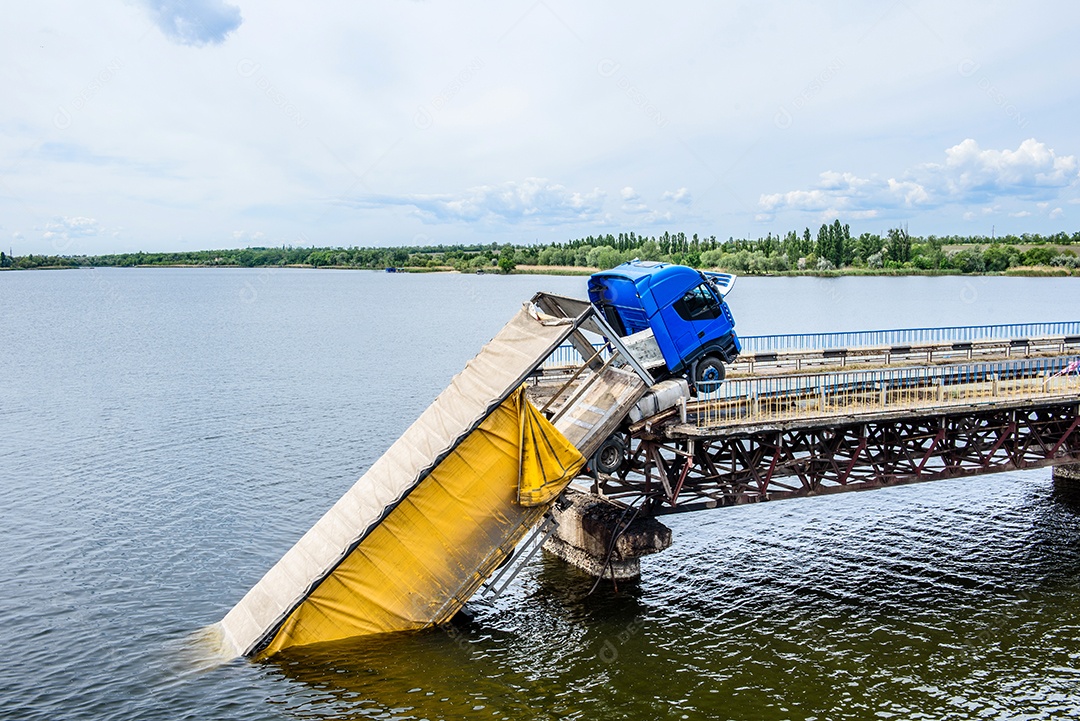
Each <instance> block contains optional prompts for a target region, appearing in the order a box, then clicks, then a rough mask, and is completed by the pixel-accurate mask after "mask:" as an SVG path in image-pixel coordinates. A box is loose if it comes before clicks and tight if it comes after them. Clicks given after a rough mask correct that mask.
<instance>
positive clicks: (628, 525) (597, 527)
mask: <svg viewBox="0 0 1080 721" xmlns="http://www.w3.org/2000/svg"><path fill="white" fill-rule="evenodd" d="M552 515H553V516H554V518H555V520H556V522H558V524H559V526H558V528H557V529H556V530H555V532H554V533H553V534H552V535H551V536H550V537H549V538H548V540H547V541H546V542H545V543H544V550H546V551H549V552H551V553H553V554H554V555H556V556H558V557H559V558H561V559H562V560H564V561H566V562H567V563H569V564H570V565H572V566H576V567H577V568H580V569H581V570H583V571H585V572H586V573H588V574H590V575H592V576H603V577H605V578H611V579H613V580H626V579H635V578H639V577H640V576H641V563H640V558H641V557H642V556H647V555H649V554H650V553H657V552H659V551H662V550H664V549H665V548H667V547H668V546H670V545H671V529H670V528H668V527H667V526H665V525H664V524H662V523H660V522H659V521H657V520H656V519H654V518H646V517H644V516H639V515H637V514H636V513H635V512H634V510H631V509H627V508H626V507H625V506H621V505H619V504H616V503H613V502H612V501H609V500H608V499H606V498H603V497H601V496H595V495H592V494H591V493H581V492H579V491H573V490H571V491H567V492H566V493H565V494H564V495H563V497H562V498H560V499H559V500H558V501H557V502H556V503H555V505H554V506H553V507H552Z"/></svg>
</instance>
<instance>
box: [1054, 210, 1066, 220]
mask: <svg viewBox="0 0 1080 721" xmlns="http://www.w3.org/2000/svg"><path fill="white" fill-rule="evenodd" d="M1063 215H1065V211H1064V210H1062V209H1061V208H1054V209H1053V210H1051V211H1050V217H1051V218H1053V219H1055V220H1056V219H1057V218H1060V217H1061V216H1063Z"/></svg>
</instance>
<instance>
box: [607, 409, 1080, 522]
mask: <svg viewBox="0 0 1080 721" xmlns="http://www.w3.org/2000/svg"><path fill="white" fill-rule="evenodd" d="M1078 426H1080V408H1078V404H1077V402H1075V401H1071V402H1068V403H1060V402H1059V403H1056V404H1047V405H1040V406H1032V407H1030V408H1013V409H988V410H979V411H971V410H965V411H962V412H954V413H949V412H938V413H934V414H932V415H912V416H911V417H908V418H890V419H886V420H873V419H868V420H864V421H855V422H851V421H849V422H845V423H843V424H840V425H830V424H829V423H828V422H827V421H822V422H821V423H820V424H819V425H812V424H811V425H801V426H798V427H788V428H780V429H772V430H755V431H748V432H746V433H745V434H740V433H738V432H732V431H723V430H719V429H718V431H717V433H716V434H715V435H704V436H703V435H700V434H698V435H696V436H684V437H680V436H679V435H678V434H673V435H672V437H667V438H665V437H663V436H662V435H659V434H657V433H656V432H655V431H653V432H646V433H642V434H639V435H637V436H635V437H634V438H633V439H632V442H631V448H630V454H629V457H628V459H627V461H626V463H624V464H623V467H622V468H621V469H620V470H619V472H618V473H617V474H616V475H612V476H602V477H600V478H599V479H597V483H596V489H597V490H600V491H602V492H604V493H606V494H607V495H609V496H611V497H613V498H617V499H621V500H624V501H631V500H633V499H634V498H637V497H640V496H645V497H647V508H648V509H649V510H651V512H652V513H653V514H656V515H660V514H666V513H679V512H684V511H693V510H700V509H702V508H715V507H719V506H731V505H738V504H742V503H755V502H760V501H770V500H778V499H783V498H795V497H800V496H811V495H821V494H826V493H838V492H843V491H854V490H863V489H869V488H881V487H884V486H892V485H899V484H905V483H915V482H919V481H930V480H937V479H944V478H956V477H960V476H970V475H976V474H982V473H994V472H999V471H1010V470H1018V469H1025V468H1037V467H1041V466H1051V465H1058V464H1062V463H1080V428H1078Z"/></svg>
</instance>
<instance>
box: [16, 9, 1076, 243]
mask: <svg viewBox="0 0 1080 721" xmlns="http://www.w3.org/2000/svg"><path fill="white" fill-rule="evenodd" d="M9 5H10V6H9V7H5V10H4V16H5V17H4V20H5V21H4V22H3V24H2V25H0V57H2V61H0V83H2V87H3V95H2V97H3V102H2V103H0V249H3V250H8V249H10V250H11V251H13V252H14V253H15V254H16V255H24V254H27V253H35V254H37V253H45V254H62V255H76V254H99V253H112V252H129V251H137V250H143V251H182V250H197V249H207V248H235V247H246V246H271V245H291V246H312V245H316V246H353V245H357V246H388V245H437V244H456V243H470V244H471V243H483V244H490V243H493V242H494V243H508V242H509V243H532V242H538V243H549V242H553V241H565V240H568V239H571V238H578V237H584V236H587V235H598V234H604V233H616V234H617V233H619V232H629V231H634V232H636V233H638V234H642V235H656V234H661V233H663V232H664V231H669V232H680V231H681V232H685V233H688V234H691V233H698V234H701V235H703V236H710V235H715V236H717V237H718V238H721V239H726V238H728V237H732V236H733V237H764V236H765V235H766V234H767V233H770V232H772V233H781V234H783V233H786V232H787V231H788V230H792V229H797V230H801V229H802V228H803V227H807V226H809V227H810V228H811V229H815V230H816V228H817V227H818V226H820V225H821V223H823V222H831V221H832V220H833V219H834V218H839V219H840V220H841V221H842V222H845V223H850V225H851V228H852V231H853V232H855V233H861V232H878V233H881V232H884V231H885V230H887V229H888V228H891V227H897V226H899V225H902V224H906V225H907V226H908V228H909V230H910V232H911V233H912V234H913V235H930V234H936V235H945V234H962V235H969V234H987V235H989V234H990V233H992V232H993V233H996V234H997V235H1003V234H1006V233H1017V234H1019V233H1024V232H1031V233H1036V232H1037V233H1053V232H1058V231H1067V232H1070V233H1071V232H1075V231H1077V230H1080V160H1078V158H1080V122H1078V121H1077V119H1076V116H1077V115H1078V113H1080V97H1078V95H1080V52H1077V50H1076V43H1077V40H1076V38H1077V35H1078V30H1080V4H1077V3H1074V2H1036V3H1023V4H1021V3H1016V2H996V1H994V0H983V1H980V2H966V1H957V2H949V3H942V2H937V1H934V2H929V1H927V2H923V1H920V0H900V1H898V2H875V3H856V2H839V1H836V2H826V1H820V2H782V1H777V2H753V3H751V2H738V3H736V2H716V1H713V2H704V1H700V2H678V1H673V2H667V3H655V2H636V1H629V2H618V3H616V2H599V3H577V2H568V1H564V0H520V1H519V0H507V1H506V2H502V3H476V2H455V3H450V2H434V1H431V2H417V1H415V0H373V1H370V2H345V1H343V0H325V1H324V2H321V3H317V4H311V3H297V2H280V1H279V0H263V1H262V2H259V3H255V2H251V1H250V0H99V1H98V2H92V3H88V2H85V1H82V2H76V1H75V0H35V2H33V3H10V4H9Z"/></svg>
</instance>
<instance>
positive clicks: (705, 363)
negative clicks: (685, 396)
mask: <svg viewBox="0 0 1080 721" xmlns="http://www.w3.org/2000/svg"><path fill="white" fill-rule="evenodd" d="M726 374H727V371H725V370H724V363H723V361H721V360H720V359H719V358H717V357H716V356H712V355H710V356H705V357H704V358H702V359H701V360H700V361H698V364H697V371H696V372H695V373H694V383H695V384H698V383H719V382H720V381H722V380H724V376H725V375H726Z"/></svg>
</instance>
